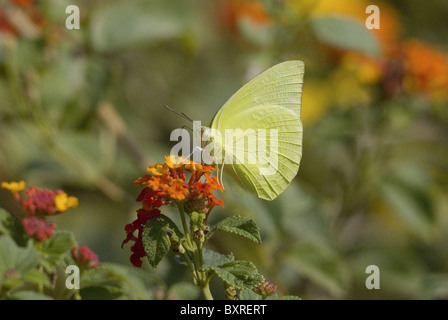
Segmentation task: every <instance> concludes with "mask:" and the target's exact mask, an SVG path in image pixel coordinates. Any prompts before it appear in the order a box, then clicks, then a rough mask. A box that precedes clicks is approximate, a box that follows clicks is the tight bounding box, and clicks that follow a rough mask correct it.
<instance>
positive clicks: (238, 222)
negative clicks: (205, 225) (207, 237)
mask: <svg viewBox="0 0 448 320" xmlns="http://www.w3.org/2000/svg"><path fill="white" fill-rule="evenodd" d="M215 230H219V231H225V232H230V233H234V234H237V235H240V236H243V237H246V238H247V239H249V240H252V241H253V242H255V243H258V244H261V235H260V230H259V229H258V226H257V224H256V223H255V221H253V220H252V219H248V218H245V217H242V216H231V217H228V218H226V219H224V220H222V221H221V222H220V223H218V224H217V225H216V226H215V227H214V228H213V230H212V232H211V233H210V234H213V233H214V232H213V231H215Z"/></svg>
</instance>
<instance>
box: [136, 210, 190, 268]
mask: <svg viewBox="0 0 448 320" xmlns="http://www.w3.org/2000/svg"><path fill="white" fill-rule="evenodd" d="M171 234H174V235H176V236H177V237H178V238H181V237H182V233H181V232H180V231H179V229H178V228H177V226H176V224H175V223H174V222H173V221H172V220H171V219H170V218H168V217H167V216H165V215H163V214H161V215H159V216H157V217H155V218H152V219H149V220H148V222H147V223H146V225H145V228H144V229H143V233H142V242H143V247H144V249H145V252H146V256H147V258H148V261H149V263H150V265H151V266H152V267H153V268H156V267H157V265H158V264H159V262H160V261H161V260H162V259H163V257H165V256H166V255H167V254H168V252H169V251H170V248H171V240H170V235H171Z"/></svg>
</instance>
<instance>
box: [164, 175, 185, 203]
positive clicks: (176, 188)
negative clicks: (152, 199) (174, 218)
mask: <svg viewBox="0 0 448 320" xmlns="http://www.w3.org/2000/svg"><path fill="white" fill-rule="evenodd" d="M166 191H167V193H168V195H169V197H170V198H171V199H174V200H184V199H185V196H186V195H187V194H188V193H189V192H190V191H189V190H188V188H186V187H185V181H184V180H182V179H174V181H173V183H172V185H171V186H170V187H168V188H167V190H166Z"/></svg>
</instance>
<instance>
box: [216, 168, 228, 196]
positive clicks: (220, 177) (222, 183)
mask: <svg viewBox="0 0 448 320" xmlns="http://www.w3.org/2000/svg"><path fill="white" fill-rule="evenodd" d="M224 165H225V162H223V163H222V166H221V172H220V175H219V179H218V181H219V184H220V185H221V186H222V189H223V190H225V189H226V188H224V182H223V180H222V173H223V172H224ZM216 175H218V173H216Z"/></svg>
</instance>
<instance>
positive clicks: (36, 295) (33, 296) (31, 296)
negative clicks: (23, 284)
mask: <svg viewBox="0 0 448 320" xmlns="http://www.w3.org/2000/svg"><path fill="white" fill-rule="evenodd" d="M11 299H15V300H53V298H52V297H49V296H47V295H45V294H43V293H40V292H35V291H18V292H15V293H14V294H12V295H11Z"/></svg>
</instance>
